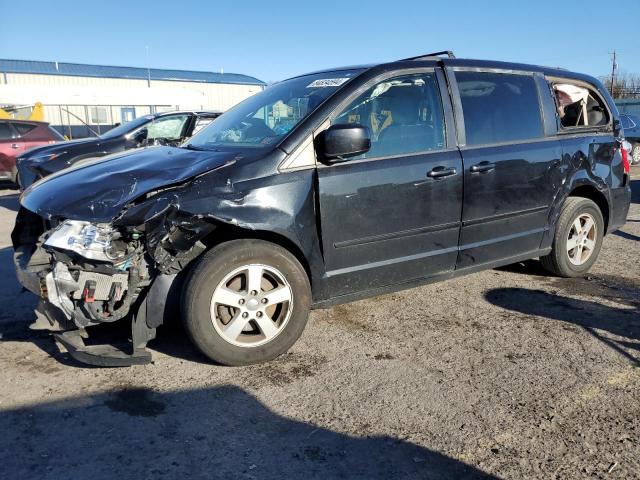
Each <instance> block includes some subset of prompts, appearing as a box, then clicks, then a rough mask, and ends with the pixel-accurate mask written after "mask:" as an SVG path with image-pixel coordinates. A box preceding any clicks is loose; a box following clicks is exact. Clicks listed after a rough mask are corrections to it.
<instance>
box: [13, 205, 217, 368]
mask: <svg viewBox="0 0 640 480" xmlns="http://www.w3.org/2000/svg"><path fill="white" fill-rule="evenodd" d="M179 217H180V215H179V214H178V213H176V212H172V213H169V214H167V212H166V211H165V212H164V214H163V215H158V216H156V217H153V218H151V220H149V221H148V222H146V223H142V224H141V225H140V226H137V227H134V226H122V225H119V226H117V227H116V226H113V225H112V224H108V223H100V224H94V223H90V222H86V221H77V220H62V221H53V220H51V221H47V220H44V219H43V218H42V217H40V216H38V215H36V214H34V213H32V212H30V211H29V210H27V209H25V208H22V209H21V210H20V212H19V213H18V218H17V221H16V228H15V230H14V232H13V236H12V237H13V242H14V248H15V254H14V262H15V264H16V272H17V275H18V278H19V280H20V282H21V284H22V285H23V286H24V287H25V288H26V289H28V290H30V291H31V292H33V293H35V294H36V295H38V296H39V297H40V298H41V302H40V305H39V306H38V308H37V310H36V315H37V318H38V320H37V321H36V323H35V324H34V325H32V328H33V329H39V330H49V331H52V332H57V335H56V337H57V338H58V340H60V341H61V342H62V343H63V344H64V345H65V346H66V347H67V349H68V350H69V351H70V353H72V355H74V354H77V353H78V350H80V351H81V352H80V355H79V357H81V358H79V359H81V360H82V361H83V362H85V363H93V364H99V365H107V366H116V365H124V364H131V363H146V362H147V361H148V360H150V355H148V354H146V352H145V353H144V354H143V355H141V354H142V349H143V348H144V346H146V342H147V341H148V340H150V339H152V338H154V336H155V328H156V327H157V326H159V325H160V324H161V323H162V322H163V317H164V313H165V312H164V309H165V307H166V304H167V301H168V299H167V293H168V288H169V287H170V286H171V284H172V283H173V280H174V279H175V277H176V274H177V273H178V272H179V271H181V270H182V269H183V268H184V267H185V266H186V265H187V264H188V263H189V262H190V261H191V260H193V259H194V258H195V257H196V256H197V255H198V254H200V253H201V252H202V251H204V250H205V244H204V243H202V242H201V241H200V239H202V238H203V237H204V236H206V235H207V234H208V233H210V232H211V231H213V230H214V228H215V225H214V224H213V223H212V222H211V221H207V220H202V219H195V221H194V220H192V221H191V222H190V224H187V223H186V222H183V223H182V224H181V225H180V223H181V222H180V220H179ZM147 228H149V229H150V231H146V230H147ZM155 280H158V281H157V282H156V283H157V286H156V287H155V290H161V292H156V295H155V306H156V310H155V311H154V315H153V316H151V317H149V318H147V315H146V310H147V300H148V297H149V296H150V293H153V290H154V289H152V288H151V286H152V284H153V283H154V281H155ZM151 296H154V295H151ZM158 299H160V304H159V305H158ZM125 317H131V319H132V328H133V333H132V341H133V352H117V351H109V349H105V348H104V347H101V348H100V349H99V351H98V352H93V353H95V356H94V357H91V356H87V355H86V353H87V352H89V353H91V347H88V346H85V345H84V344H83V343H82V338H86V337H87V334H86V330H85V329H86V328H87V327H90V326H94V325H99V324H104V323H112V322H116V321H118V320H121V319H124V318H125ZM136 330H137V334H138V335H137V338H136ZM69 342H71V343H69ZM136 350H138V351H137V352H136ZM136 355H137V356H138V357H140V356H142V357H143V358H136ZM74 356H75V355H74ZM110 356H113V357H115V358H116V361H115V362H110V360H109V357H110ZM127 362H129V363H127Z"/></svg>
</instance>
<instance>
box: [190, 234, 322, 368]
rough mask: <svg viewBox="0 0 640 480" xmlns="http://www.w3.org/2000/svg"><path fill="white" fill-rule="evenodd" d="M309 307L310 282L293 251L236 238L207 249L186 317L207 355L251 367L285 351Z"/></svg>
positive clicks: (193, 273)
mask: <svg viewBox="0 0 640 480" xmlns="http://www.w3.org/2000/svg"><path fill="white" fill-rule="evenodd" d="M310 306H311V289H310V286H309V279H308V277H307V274H306V272H305V270H304V268H303V267H302V265H300V262H299V261H298V260H297V259H296V258H295V257H294V256H293V255H292V254H291V253H289V252H288V251H287V250H285V249H284V248H282V247H280V246H278V245H275V244H273V243H270V242H266V241H263V240H233V241H230V242H225V243H223V244H220V245H218V246H216V247H214V248H213V249H211V250H210V251H208V252H207V253H206V254H205V255H203V256H202V257H201V258H200V259H199V260H198V261H197V263H196V265H195V266H194V268H193V269H192V270H191V272H190V273H189V275H188V277H187V279H186V282H185V287H184V290H183V298H182V318H183V322H184V324H185V327H186V330H187V333H188V335H189V337H190V338H191V340H192V341H193V343H194V344H195V345H196V346H197V347H198V349H200V351H202V353H204V354H205V355H206V356H207V357H209V358H210V359H212V360H214V361H215V362H218V363H221V364H223V365H230V366H239V365H250V364H253V363H260V362H266V361H268V360H272V359H274V358H276V357H277V356H279V355H281V354H283V353H284V352H286V351H287V350H288V349H289V348H290V347H291V346H292V345H293V344H294V343H295V342H296V340H298V338H299V337H300V335H301V334H302V332H303V330H304V328H305V326H306V323H307V319H308V316H309V309H310Z"/></svg>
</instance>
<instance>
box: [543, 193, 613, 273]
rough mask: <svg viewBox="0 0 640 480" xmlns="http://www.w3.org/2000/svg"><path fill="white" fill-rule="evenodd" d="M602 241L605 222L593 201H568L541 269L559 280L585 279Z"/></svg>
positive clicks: (586, 199) (581, 199)
mask: <svg viewBox="0 0 640 480" xmlns="http://www.w3.org/2000/svg"><path fill="white" fill-rule="evenodd" d="M603 237H604V219H603V218H602V212H600V208H598V205H596V204H595V203H594V202H593V201H591V200H589V199H588V198H582V197H569V198H567V200H566V202H565V203H564V206H563V207H562V212H561V213H560V217H559V218H558V222H557V224H556V231H555V235H554V239H553V243H552V249H551V253H549V255H546V256H544V257H540V261H541V262H542V266H543V267H544V268H545V269H546V270H548V271H549V272H551V273H553V274H555V275H558V276H560V277H578V276H580V275H584V274H585V273H586V272H587V271H588V270H589V269H590V268H591V266H592V265H593V264H594V263H595V261H596V260H597V258H598V254H599V253H600V247H601V246H602V239H603Z"/></svg>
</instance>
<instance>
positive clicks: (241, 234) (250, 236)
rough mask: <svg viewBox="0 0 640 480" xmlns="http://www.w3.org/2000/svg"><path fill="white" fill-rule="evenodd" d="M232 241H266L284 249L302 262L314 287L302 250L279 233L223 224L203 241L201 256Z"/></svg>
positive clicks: (307, 262) (309, 268)
mask: <svg viewBox="0 0 640 480" xmlns="http://www.w3.org/2000/svg"><path fill="white" fill-rule="evenodd" d="M232 240H264V241H266V242H270V243H273V244H275V245H278V246H280V247H282V248H284V249H285V250H287V251H288V252H289V253H291V254H292V255H293V256H294V257H295V258H296V259H297V260H298V261H299V262H300V265H302V268H304V271H305V273H306V274H307V277H308V278H309V283H310V284H311V285H313V275H312V273H311V266H310V263H309V261H308V259H307V257H306V256H305V254H304V252H303V251H302V249H301V248H300V247H299V246H298V245H297V244H296V243H295V242H294V241H293V240H291V239H290V238H288V237H287V236H285V235H282V234H280V233H277V232H272V231H268V230H253V229H249V228H243V227H239V226H236V225H230V224H225V223H221V224H219V225H218V226H217V228H216V229H215V230H213V232H211V233H210V234H208V235H207V236H206V237H204V238H203V239H202V242H203V243H204V244H205V245H206V247H207V248H206V250H205V251H204V252H202V253H201V254H200V255H203V254H204V253H206V252H207V251H209V250H211V249H212V248H213V247H215V246H217V245H220V244H221V243H224V242H229V241H232Z"/></svg>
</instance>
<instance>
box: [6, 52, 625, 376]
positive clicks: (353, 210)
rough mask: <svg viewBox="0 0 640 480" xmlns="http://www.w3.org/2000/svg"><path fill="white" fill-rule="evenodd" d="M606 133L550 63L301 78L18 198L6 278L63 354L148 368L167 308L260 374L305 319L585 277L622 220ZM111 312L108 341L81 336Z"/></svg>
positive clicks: (602, 103) (364, 69) (618, 143)
mask: <svg viewBox="0 0 640 480" xmlns="http://www.w3.org/2000/svg"><path fill="white" fill-rule="evenodd" d="M622 135H623V130H622V126H621V123H620V117H619V114H618V111H617V109H616V107H615V105H614V103H613V101H612V99H611V98H610V96H609V94H608V93H607V91H606V90H605V88H604V87H603V86H602V84H601V83H600V82H599V81H598V80H596V79H595V78H592V77H590V76H586V75H581V74H577V73H571V72H568V71H565V70H560V69H551V68H544V67H538V66H530V65H522V64H514V63H500V62H494V61H479V60H461V59H456V58H453V55H452V54H450V53H449V52H439V53H437V54H429V55H424V56H419V57H415V58H409V59H404V60H400V61H396V62H391V63H386V64H382V65H369V66H360V67H348V68H340V69H334V70H327V71H321V72H316V73H311V74H307V75H301V76H299V77H295V78H291V79H289V80H285V81H282V82H280V83H277V84H275V85H273V86H271V87H269V88H267V89H266V90H264V91H263V92H261V93H258V94H256V95H255V96H253V97H250V98H249V99H247V100H245V101H244V102H242V103H240V104H239V105H237V106H236V107H234V108H232V109H231V110H229V111H228V112H226V113H225V114H223V115H222V116H221V117H219V118H218V119H217V120H216V121H215V122H213V123H212V124H211V125H209V126H208V127H207V128H205V129H204V130H202V131H201V132H200V133H198V134H197V135H195V136H194V137H193V138H191V139H190V140H189V141H188V142H187V143H185V144H183V145H181V146H179V147H170V146H156V147H151V148H145V149H142V150H137V151H133V152H126V153H120V154H115V155H110V156H107V157H104V158H102V159H99V160H96V161H93V162H90V163H89V164H85V165H82V166H78V167H75V168H71V169H68V170H65V171H63V172H60V173H56V174H53V175H51V176H49V177H47V178H45V179H44V180H41V181H40V182H38V183H36V184H34V185H32V186H31V187H30V188H29V189H28V190H26V191H25V192H24V193H23V195H22V197H21V205H22V208H21V209H20V211H19V214H18V218H17V222H16V226H15V229H14V231H13V235H12V239H13V244H14V248H15V264H16V270H17V272H18V277H19V279H20V281H21V283H22V284H23V285H24V286H25V287H26V288H27V289H29V290H31V291H32V292H34V293H35V294H37V295H39V296H40V297H41V302H40V305H39V306H38V309H37V315H38V320H37V322H36V325H35V327H36V328H43V329H48V330H51V331H54V332H56V337H57V339H58V340H59V341H60V342H62V343H63V344H64V345H65V346H66V348H67V349H68V350H69V351H70V353H71V354H72V355H73V356H74V357H75V358H77V359H79V360H81V361H84V362H87V363H92V364H97V365H130V364H133V363H144V362H148V361H149V360H150V354H149V353H148V352H147V350H146V349H145V346H146V344H147V342H148V341H149V340H150V339H152V338H153V337H154V335H155V331H156V328H157V327H158V326H160V325H161V324H162V323H163V322H165V321H166V320H167V319H169V318H171V316H174V315H175V316H180V317H181V318H182V320H183V322H184V324H185V326H186V330H187V332H188V334H189V336H190V337H191V338H192V340H193V342H194V343H195V344H196V345H197V346H198V348H199V349H200V350H202V351H203V352H204V353H205V354H206V355H207V356H209V357H210V358H211V359H213V360H214V361H217V362H220V363H223V364H227V365H244V364H250V363H255V362H262V361H266V360H269V359H272V358H275V357H277V356H278V355H280V354H281V353H283V352H285V351H286V350H287V349H288V348H289V347H291V345H292V344H293V343H294V342H295V341H296V340H297V339H298V337H299V336H300V335H301V333H302V331H303V330H304V327H305V325H306V322H307V317H308V314H309V310H310V308H322V307H328V306H331V305H334V304H338V303H343V302H349V301H352V300H355V299H359V298H363V297H369V296H373V295H378V294H381V293H384V292H390V291H394V290H399V289H406V288H410V287H414V286H417V285H421V284H425V283H428V282H435V281H438V280H443V279H448V278H451V277H454V276H458V275H463V274H467V273H472V272H476V271H479V270H483V269H487V268H493V267H496V266H500V265H505V264H509V263H513V262H518V261H521V260H525V259H531V258H540V260H541V262H542V265H543V266H544V267H545V268H546V269H547V270H548V271H549V272H550V273H552V274H555V275H560V276H565V277H572V276H579V275H583V274H584V273H585V272H586V271H587V270H588V269H589V268H590V267H591V265H593V263H594V262H595V260H596V258H597V256H598V253H599V251H600V248H601V245H602V239H603V237H604V235H605V234H607V233H609V232H611V231H613V230H615V229H616V228H618V227H620V226H621V225H623V224H624V223H625V221H626V216H627V212H628V209H629V203H630V196H631V190H630V179H629V158H628V152H626V150H625V149H624V148H623V146H622V141H623V136H622ZM120 320H125V321H130V322H131V329H132V330H131V341H130V342H129V343H128V345H127V346H126V347H122V346H119V345H111V344H109V345H106V344H97V345H96V344H95V342H87V341H86V338H87V337H89V338H91V328H90V327H92V326H94V325H98V324H102V323H108V322H115V321H120Z"/></svg>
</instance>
